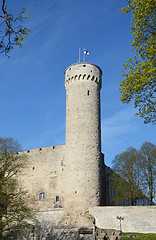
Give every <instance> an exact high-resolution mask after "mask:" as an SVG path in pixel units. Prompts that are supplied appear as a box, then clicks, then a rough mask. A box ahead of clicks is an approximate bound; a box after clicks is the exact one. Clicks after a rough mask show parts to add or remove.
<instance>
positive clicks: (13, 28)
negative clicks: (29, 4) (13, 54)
mask: <svg viewBox="0 0 156 240" xmlns="http://www.w3.org/2000/svg"><path fill="white" fill-rule="evenodd" d="M1 9H2V13H0V28H1V35H0V53H3V52H4V53H5V55H6V56H8V57H9V55H8V53H9V52H10V51H11V50H12V49H13V46H14V45H17V46H20V47H22V46H23V41H24V39H25V38H27V36H28V34H29V33H30V30H29V29H27V28H24V27H23V26H22V25H21V24H18V23H19V22H21V23H22V22H23V20H24V19H27V18H29V17H30V14H28V15H27V16H25V14H26V9H25V8H23V10H22V11H21V12H20V13H19V14H18V15H17V16H16V17H13V15H12V14H9V13H8V12H7V4H6V0H3V1H2V8H1Z"/></svg>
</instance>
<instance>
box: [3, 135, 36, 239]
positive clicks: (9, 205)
mask: <svg viewBox="0 0 156 240" xmlns="http://www.w3.org/2000/svg"><path fill="white" fill-rule="evenodd" d="M19 150H20V145H19V144H18V143H17V142H16V141H14V140H13V139H11V138H5V139H4V138H0V239H5V236H6V235H9V233H10V232H12V233H13V232H18V231H21V229H23V228H25V227H26V226H28V223H27V220H29V219H31V220H32V219H33V215H32V211H31V209H30V208H29V207H28V206H27V204H26V203H27V200H26V193H25V192H24V191H23V190H21V189H20V187H19V185H18V174H19V173H20V171H21V169H22V168H23V167H24V165H25V157H24V155H23V156H22V155H20V154H18V153H17V151H19ZM7 239H10V238H7Z"/></svg>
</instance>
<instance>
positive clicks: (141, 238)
mask: <svg viewBox="0 0 156 240" xmlns="http://www.w3.org/2000/svg"><path fill="white" fill-rule="evenodd" d="M130 239H131V240H132V239H133V240H156V234H152V233H149V234H145V233H124V234H123V238H122V240H130Z"/></svg>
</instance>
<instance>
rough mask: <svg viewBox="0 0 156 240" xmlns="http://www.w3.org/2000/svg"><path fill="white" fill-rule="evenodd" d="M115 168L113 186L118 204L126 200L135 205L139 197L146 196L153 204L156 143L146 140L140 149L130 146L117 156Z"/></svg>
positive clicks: (112, 177)
mask: <svg viewBox="0 0 156 240" xmlns="http://www.w3.org/2000/svg"><path fill="white" fill-rule="evenodd" d="M113 170H114V173H113V174H111V187H112V189H113V191H114V192H115V195H114V201H115V203H116V204H117V205H119V204H121V202H122V201H125V200H129V201H130V202H131V205H135V204H136V200H137V198H145V196H146V198H148V200H150V204H151V205H152V204H153V198H154V197H155V196H156V145H154V144H152V143H150V142H144V143H143V144H142V146H141V148H140V149H139V150H136V149H135V148H132V147H130V148H128V149H127V150H126V151H125V152H123V153H121V154H119V155H117V156H116V157H115V159H114V161H113ZM143 194H144V195H143Z"/></svg>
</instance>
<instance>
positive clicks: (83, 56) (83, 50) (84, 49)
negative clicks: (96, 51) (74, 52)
mask: <svg viewBox="0 0 156 240" xmlns="http://www.w3.org/2000/svg"><path fill="white" fill-rule="evenodd" d="M84 51H85V48H84V49H83V62H85V53H84Z"/></svg>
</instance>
